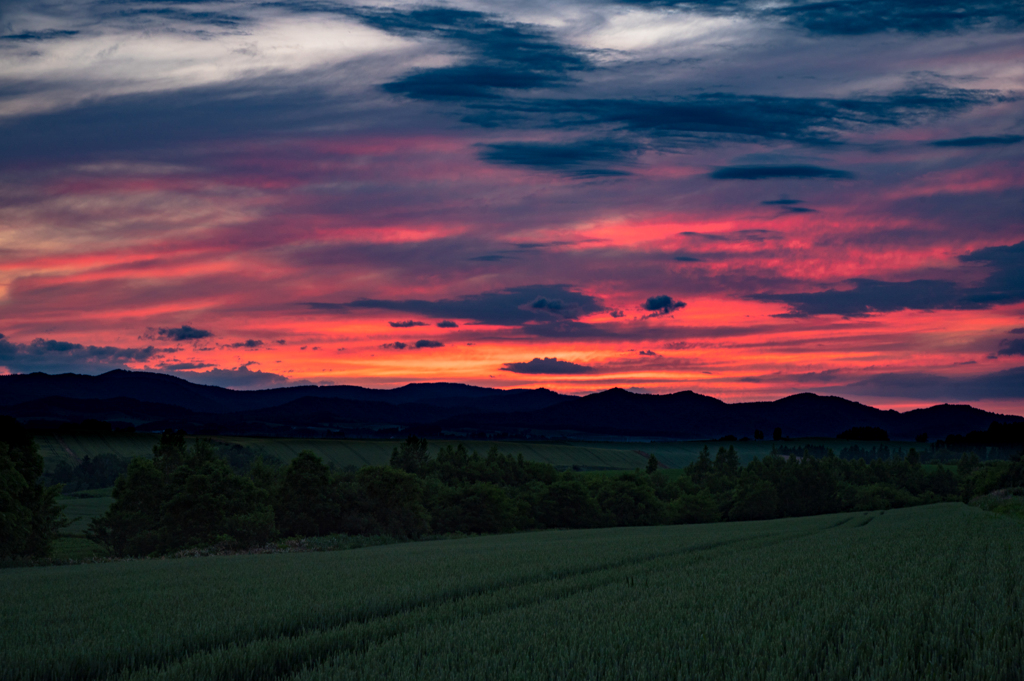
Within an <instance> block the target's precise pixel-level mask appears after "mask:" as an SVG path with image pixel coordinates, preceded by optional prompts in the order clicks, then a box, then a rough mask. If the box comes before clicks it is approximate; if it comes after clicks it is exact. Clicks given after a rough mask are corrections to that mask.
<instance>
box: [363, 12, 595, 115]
mask: <svg viewBox="0 0 1024 681" xmlns="http://www.w3.org/2000/svg"><path fill="white" fill-rule="evenodd" d="M352 14H353V16H356V17H358V18H359V19H361V20H362V21H364V22H366V23H367V24H369V25H371V26H373V27H375V28H378V29H381V30H384V31H388V32H390V33H394V34H398V35H404V36H430V37H433V38H440V39H443V40H447V41H450V42H452V43H454V44H455V45H458V46H459V47H461V48H462V49H463V50H464V51H465V52H466V53H468V54H467V57H468V63H465V64H460V65H456V66H447V67H442V68H434V69H425V70H422V71H418V72H416V73H412V74H410V75H408V76H406V77H405V78H402V79H400V80H397V81H394V82H391V83H386V84H385V85H384V86H383V88H384V89H385V90H386V91H388V92H391V93H394V94H400V95H405V96H406V97H410V98H412V99H421V100H441V101H446V100H455V101H462V100H478V99H497V98H499V97H503V96H505V94H506V93H507V92H509V91H524V90H533V89H537V88H550V87H557V86H560V85H564V84H566V83H568V82H569V80H570V79H569V74H570V73H571V72H573V71H581V70H584V69H588V68H589V64H588V63H587V61H586V60H585V59H584V58H583V56H581V55H580V54H578V53H577V52H576V51H575V50H572V49H571V48H569V47H568V46H566V45H562V44H560V43H558V42H557V41H555V40H554V39H553V38H552V37H550V36H549V35H548V34H547V33H546V32H545V31H544V30H543V29H541V28H539V27H537V26H528V25H525V24H516V23H508V22H504V21H501V20H500V19H498V18H496V17H494V16H492V15H487V14H483V13H480V12H472V11H464V10H458V9H447V8H430V9H419V10H414V11H411V12H400V11H396V10H368V9H359V10H352Z"/></svg>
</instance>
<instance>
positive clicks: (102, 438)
mask: <svg viewBox="0 0 1024 681" xmlns="http://www.w3.org/2000/svg"><path fill="white" fill-rule="evenodd" d="M35 439H36V443H37V444H38V445H39V450H40V453H41V454H42V455H43V458H44V459H46V461H47V465H48V466H51V467H52V466H53V465H55V464H56V463H57V462H60V461H65V462H67V463H68V464H69V465H71V466H75V465H77V464H78V463H79V462H80V461H81V460H82V459H83V458H85V457H86V456H92V457H95V456H97V455H99V454H115V455H117V456H119V457H121V458H123V459H130V458H132V457H136V456H141V457H147V458H148V457H151V456H152V455H153V445H155V444H156V443H157V440H158V439H159V436H158V435H156V434H154V433H114V434H112V435H64V434H61V435H58V434H56V433H46V434H42V435H37V436H36V438H35ZM213 440H214V442H216V443H220V444H222V445H225V446H232V445H237V446H239V447H243V448H244V449H246V450H247V451H248V452H250V453H251V454H253V455H254V456H258V455H263V456H264V457H274V458H276V459H278V460H280V461H281V462H283V463H287V462H289V461H291V460H292V459H293V458H295V456H296V455H297V454H298V453H299V452H301V451H302V450H305V449H308V450H312V451H313V452H316V454H317V455H318V456H320V457H321V458H322V459H324V460H325V461H327V462H329V463H332V464H334V465H335V466H336V467H338V468H345V467H347V466H356V467H361V466H380V465H384V464H386V463H387V462H388V459H389V458H390V457H391V450H392V449H394V447H395V446H396V445H397V444H398V441H397V440H318V439H289V438H256V437H226V436H217V437H214V438H213ZM460 442H461V443H462V444H463V445H464V446H465V447H466V448H467V449H469V450H470V451H474V450H475V451H477V452H478V453H480V454H481V455H484V454H486V453H487V451H488V450H489V449H490V448H491V447H492V446H494V445H497V447H498V449H499V450H500V451H501V452H502V453H503V454H510V455H512V456H516V455H518V454H522V455H523V458H524V459H526V460H528V461H540V462H543V463H549V464H552V465H554V466H581V467H583V468H591V469H621V470H632V469H635V468H643V467H644V466H645V465H646V464H647V459H646V457H645V456H644V455H645V454H646V455H653V456H656V457H657V458H658V461H660V462H661V463H663V464H665V465H666V466H668V467H669V468H684V467H686V466H687V465H688V464H690V463H691V462H693V461H696V460H697V457H698V456H699V455H700V450H701V449H702V448H703V447H704V446H707V447H708V448H709V449H710V450H711V454H712V456H714V454H715V452H717V451H718V448H719V447H721V446H729V445H732V446H733V447H735V448H736V451H737V452H738V453H739V457H740V462H741V463H743V464H746V463H749V462H750V461H751V460H752V459H753V458H754V457H759V458H760V457H764V456H766V455H767V454H768V453H769V452H771V450H772V445H773V442H772V441H770V440H767V441H766V440H760V441H755V440H752V441H748V442H718V441H698V440H695V441H687V442H564V443H557V442H545V441H532V440H531V441H508V442H501V441H493V440H461V441H457V440H451V441H449V440H431V441H430V453H431V454H432V455H433V454H436V452H437V450H438V449H439V448H440V447H443V446H445V445H452V446H457V445H458V444H459V443H460ZM781 444H784V445H786V446H788V447H803V446H805V445H811V446H817V445H823V446H826V447H832V448H833V449H835V450H836V451H837V452H838V451H839V450H840V449H841V448H842V447H844V446H849V445H850V444H851V443H850V442H847V441H842V440H826V439H806V440H794V441H786V442H784V443H781ZM890 444H891V446H892V447H893V448H894V449H895V448H900V447H902V448H903V449H907V448H909V447H910V446H912V445H911V444H909V443H890ZM641 452H642V454H641Z"/></svg>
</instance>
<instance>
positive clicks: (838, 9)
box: [0, 0, 1024, 415]
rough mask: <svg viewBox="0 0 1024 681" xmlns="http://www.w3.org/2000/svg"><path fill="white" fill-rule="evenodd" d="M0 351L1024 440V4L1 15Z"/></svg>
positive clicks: (87, 367)
mask: <svg viewBox="0 0 1024 681" xmlns="http://www.w3.org/2000/svg"><path fill="white" fill-rule="evenodd" d="M0 334H2V336H0V373H27V372H32V371H45V372H49V373H59V372H76V373H87V374H99V373H102V372H105V371H108V370H110V369H114V368H129V369H145V370H149V371H160V372H165V373H172V374H174V375H177V376H181V377H183V378H186V379H188V380H190V381H194V382H198V383H207V384H213V385H222V386H227V387H234V388H264V387H273V386H284V385H291V384H296V383H300V382H310V383H319V384H352V385H363V386H369V387H395V386H399V385H404V384H406V383H409V382H419V381H455V382H462V383H470V384H474V385H483V386H493V387H501V388H507V387H540V386H543V387H548V388H551V389H553V390H557V391H559V392H565V393H573V394H584V393H589V392H593V391H597V390H602V389H606V388H610V387H613V386H619V387H622V388H630V389H634V390H642V391H648V392H655V393H668V392H675V391H679V390H694V391H696V392H700V393H703V394H707V395H712V396H714V397H718V398H721V399H724V400H726V401H730V402H732V401H748V400H759V399H776V398H778V397H783V396H785V395H789V394H792V393H797V392H816V393H818V394H830V395H841V396H844V397H848V398H851V399H855V400H858V401H861V402H864V403H867V404H872V405H876V406H881V407H886V408H889V407H892V408H897V409H901V410H902V409H907V408H911V407H915V406H922V405H929V404H935V403H942V402H957V403H971V404H974V405H976V406H980V407H983V408H987V409H992V410H995V411H999V412H1002V413H1012V414H1021V415H1024V3H1021V2H1019V0H1012V1H999V0H995V1H985V0H982V1H981V2H969V3H960V2H953V1H952V0H935V1H927V2H926V1H924V0H834V1H830V2H789V1H787V0H779V1H764V2H761V1H749V2H747V1H745V0H705V1H701V2H682V3H675V2H667V1H657V0H652V1H650V2H645V1H643V0H623V1H621V2H604V1H600V0H590V1H582V2H576V1H567V0H553V1H545V2H535V1H534V0H524V1H521V2H515V3H511V2H487V1H474V2H471V1H465V2H463V1H460V2H435V3H431V4H419V3H406V2H393V3H388V4H384V3H368V4H357V3H346V2H334V1H331V0H325V1H320V0H311V1H309V2H290V1H288V0H285V1H283V2H266V3H259V2H192V1H180V2H162V1H154V2H149V1H139V0H99V1H89V0H82V1H75V0H69V1H66V2H47V1H46V0H42V1H38V0H33V1H31V2H22V1H21V0H13V1H12V0H6V1H5V2H4V3H2V4H0Z"/></svg>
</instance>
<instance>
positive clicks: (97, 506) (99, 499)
mask: <svg viewBox="0 0 1024 681" xmlns="http://www.w3.org/2000/svg"><path fill="white" fill-rule="evenodd" d="M95 491H96V492H106V495H98V494H97V495H90V496H88V497H85V498H82V497H83V496H84V495H79V494H76V495H75V496H72V497H59V498H58V499H57V503H59V504H60V505H61V506H63V507H64V512H65V513H66V514H67V516H68V519H69V520H71V521H72V522H71V524H70V525H68V526H67V527H65V528H64V530H63V532H62V534H67V535H81V534H83V533H84V532H85V530H86V529H87V528H88V527H89V521H91V520H92V519H93V518H99V517H100V516H102V515H103V514H104V513H106V512H107V509H108V508H110V505H111V504H112V503H114V498H113V497H112V496H110V495H111V492H112V491H113V490H112V489H105V490H95Z"/></svg>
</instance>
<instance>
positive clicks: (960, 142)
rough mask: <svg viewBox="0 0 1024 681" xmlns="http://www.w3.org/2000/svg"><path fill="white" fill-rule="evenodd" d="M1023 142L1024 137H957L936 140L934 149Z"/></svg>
mask: <svg viewBox="0 0 1024 681" xmlns="http://www.w3.org/2000/svg"><path fill="white" fill-rule="evenodd" d="M1018 142H1024V135H997V136H994V137H957V138H956V139H951V140H936V141H934V142H931V143H930V144H931V145H932V146H934V147H988V146H1003V145H1008V144H1017V143H1018Z"/></svg>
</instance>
